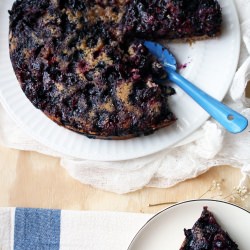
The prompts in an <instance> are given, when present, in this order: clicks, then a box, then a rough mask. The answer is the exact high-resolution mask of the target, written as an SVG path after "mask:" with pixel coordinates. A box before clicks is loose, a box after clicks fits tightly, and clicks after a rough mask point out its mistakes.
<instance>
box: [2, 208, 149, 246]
mask: <svg viewBox="0 0 250 250" xmlns="http://www.w3.org/2000/svg"><path fill="white" fill-rule="evenodd" d="M151 216H152V215H149V214H133V213H118V212H97V211H65V210H48V209H30V208H1V209H0V249H1V250H12V249H15V250H29V249H31V250H47V249H48V250H57V249H67V250H71V249H72V250H78V249H81V250H82V249H83V250H125V249H127V247H128V246H129V243H130V242H131V240H132V239H133V237H134V235H135V234H136V232H137V231H138V230H139V229H140V228H141V227H142V226H143V224H144V223H145V222H146V221H147V220H148V219H149V218H150V217H151Z"/></svg>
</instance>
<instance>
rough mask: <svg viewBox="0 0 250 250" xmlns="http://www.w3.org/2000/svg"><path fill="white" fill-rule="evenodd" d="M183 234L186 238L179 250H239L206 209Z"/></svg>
mask: <svg viewBox="0 0 250 250" xmlns="http://www.w3.org/2000/svg"><path fill="white" fill-rule="evenodd" d="M184 233H185V236H186V238H185V240H184V242H183V244H182V246H181V248H180V250H239V248H238V246H237V244H236V243H235V242H234V241H233V240H232V239H231V238H230V236H229V234H228V233H227V232H226V231H224V230H223V229H222V228H221V226H220V225H219V224H218V223H217V221H216V219H215V217H214V215H213V214H212V213H211V212H210V211H209V210H208V209H207V207H204V208H203V211H202V214H201V216H200V218H199V219H198V220H197V221H196V222H195V224H194V226H193V227H192V229H184Z"/></svg>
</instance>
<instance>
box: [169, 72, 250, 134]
mask: <svg viewBox="0 0 250 250" xmlns="http://www.w3.org/2000/svg"><path fill="white" fill-rule="evenodd" d="M166 70H167V72H168V77H169V80H170V81H173V82H174V83H176V84H177V85H178V86H179V87H180V88H181V89H183V90H184V91H185V92H186V93H187V94H188V95H190V96H191V97H192V98H193V99H194V100H195V101H196V102H197V103H198V104H199V105H200V106H201V107H202V108H203V109H205V110H206V111H207V112H208V113H209V114H210V115H211V116H212V117H213V118H214V119H215V120H217V121H218V122H219V123H220V124H221V125H222V126H223V127H225V128H226V129H227V130H228V131H229V132H231V133H234V134H236V133H240V132H242V131H243V130H244V129H245V128H246V127H247V125H248V120H247V119H246V118H245V117H244V116H242V115H241V114H239V113H238V112H236V111H234V110H232V109H231V108H229V107H228V106H226V105H224V104H223V103H221V102H219V101H217V100H216V99H214V98H213V97H211V96H209V95H208V94H206V93H205V92H203V91H202V90H201V89H199V88H198V87H196V86H195V85H193V84H192V83H191V82H189V81H188V80H187V79H185V78H184V77H182V76H181V75H180V74H178V73H176V72H175V71H173V70H171V69H166Z"/></svg>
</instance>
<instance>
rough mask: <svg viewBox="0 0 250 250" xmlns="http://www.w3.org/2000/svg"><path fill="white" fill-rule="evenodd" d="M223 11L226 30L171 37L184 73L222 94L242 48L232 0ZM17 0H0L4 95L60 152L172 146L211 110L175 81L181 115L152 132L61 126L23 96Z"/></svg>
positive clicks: (111, 155)
mask: <svg viewBox="0 0 250 250" xmlns="http://www.w3.org/2000/svg"><path fill="white" fill-rule="evenodd" d="M219 2H220V4H221V7H222V11H223V29H222V35H221V36H220V37H219V38H216V39H210V40H205V41H199V42H195V43H193V44H192V45H190V44H181V43H178V44H174V43H171V44H169V43H168V47H169V48H170V49H171V51H172V52H173V54H174V55H175V56H176V57H177V59H178V62H179V63H180V64H183V65H184V64H187V67H186V68H185V69H183V70H181V74H183V75H184V76H185V77H186V78H188V79H189V80H190V81H191V82H193V83H195V84H196V85H197V86H198V87H200V88H201V89H203V90H205V91H206V92H208V93H209V94H210V95H212V96H213V97H215V98H217V99H219V100H222V99H223V97H224V96H225V94H226V93H227V91H228V88H229V86H230V84H231V81H232V78H233V76H234V73H235V71H236V67H237V63H238V58H239V51H240V28H239V21H238V17H237V12H236V9H235V6H234V3H233V0H219ZM12 3H13V0H1V1H0V23H1V29H0V99H1V101H2V104H3V105H4V107H5V109H6V110H7V111H8V113H9V114H10V116H11V117H12V118H13V120H14V121H15V122H16V123H17V124H18V126H19V127H21V128H22V129H23V131H24V132H25V133H27V134H28V135H30V136H31V137H33V138H34V139H36V140H37V141H38V142H40V143H42V144H43V145H45V146H47V147H49V148H51V149H53V150H54V151H57V152H59V153H61V154H64V155H67V156H70V157H77V158H81V159H88V160H99V161H119V160H128V159H134V158H138V157H142V156H146V155H150V154H153V153H155V152H158V151H161V150H163V149H166V148H168V147H171V146H174V145H175V144H177V143H179V142H180V141H182V140H183V139H185V138H186V137H187V136H188V135H190V134H192V133H193V132H194V131H195V130H196V129H197V128H199V127H200V126H201V125H202V124H203V123H204V122H205V121H206V120H207V119H208V117H209V115H208V114H207V113H206V112H205V111H204V110H203V109H202V108H200V107H199V106H198V104H196V103H195V102H194V101H193V100H192V99H191V98H190V97H189V96H187V95H186V94H185V93H183V91H182V90H180V89H179V88H178V87H176V86H175V89H176V91H177V94H176V95H174V96H173V97H172V98H171V100H170V105H171V108H172V110H173V112H174V113H175V114H176V116H177V118H178V121H177V122H176V123H175V124H174V125H172V126H170V127H167V128H164V129H160V130H159V131H157V132H155V133H154V134H152V135H149V136H141V137H138V138H133V139H129V140H122V141H117V140H113V141H108V140H93V139H88V138H87V137H85V136H83V135H80V134H77V133H74V132H72V131H70V130H67V129H64V128H63V127H60V126H58V125H57V124H55V123H54V122H52V121H51V120H50V119H49V118H47V117H46V116H45V115H44V114H43V113H42V112H41V111H40V110H37V109H36V108H35V107H34V106H33V105H32V104H31V103H30V102H29V100H28V99H27V98H26V97H25V95H24V94H23V92H22V90H21V88H20V87H19V84H18V82H17V79H16V77H15V74H14V72H13V69H12V65H11V62H10V59H9V50H8V25H9V21H8V20H9V18H8V12H7V10H9V9H11V7H12Z"/></svg>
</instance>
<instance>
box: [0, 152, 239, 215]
mask: <svg viewBox="0 0 250 250" xmlns="http://www.w3.org/2000/svg"><path fill="white" fill-rule="evenodd" d="M183 167H185V166H183ZM0 173H1V174H0V206H13V207H16V206H17V207H40V208H57V209H72V210H110V211H127V212H143V213H146V212H149V213H154V212H157V211H159V210H161V209H162V208H164V207H166V206H168V205H163V206H156V207H148V204H149V203H161V202H171V201H174V202H175V201H176V202H178V201H183V200H187V199H196V198H199V197H200V196H201V195H202V194H203V193H204V192H205V191H206V190H208V188H209V186H210V185H211V183H212V181H213V180H215V179H216V180H221V179H225V180H226V181H225V182H224V184H223V185H224V187H223V188H224V190H225V192H227V190H228V192H229V191H230V189H232V187H233V186H235V185H237V184H238V183H239V180H240V178H241V173H240V171H239V170H237V169H234V168H232V167H229V166H220V167H215V168H213V169H211V170H210V171H208V172H207V173H206V174H203V175H201V176H200V177H198V178H195V179H191V180H188V181H185V182H183V183H181V184H178V185H176V186H174V187H172V188H168V189H157V188H144V189H143V190H139V191H136V192H133V193H130V194H124V195H118V194H114V193H110V192H105V191H101V190H98V189H95V188H93V187H90V186H88V185H84V184H81V183H80V182H78V181H76V180H74V179H73V178H71V177H70V176H69V175H68V173H67V172H66V171H65V169H63V168H62V167H60V163H59V160H58V159H57V158H53V157H49V156H45V155H42V154H38V153H35V152H24V151H18V150H13V149H7V148H4V147H0Z"/></svg>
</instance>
